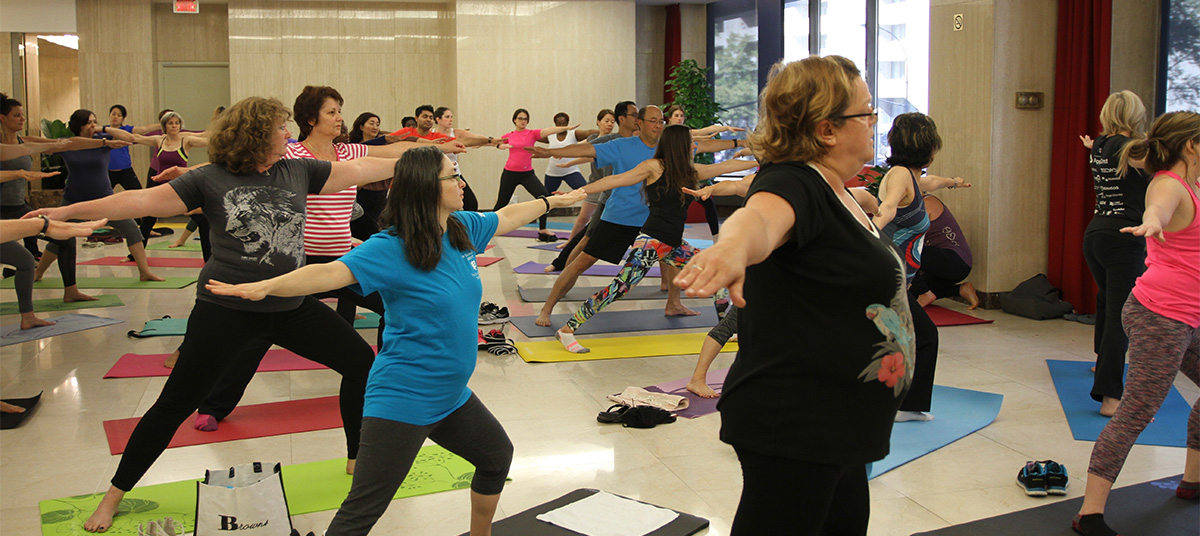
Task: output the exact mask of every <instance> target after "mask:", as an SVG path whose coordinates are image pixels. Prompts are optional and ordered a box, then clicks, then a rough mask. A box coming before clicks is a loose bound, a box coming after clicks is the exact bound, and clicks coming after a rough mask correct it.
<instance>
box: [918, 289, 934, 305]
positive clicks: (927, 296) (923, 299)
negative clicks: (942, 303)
mask: <svg viewBox="0 0 1200 536" xmlns="http://www.w3.org/2000/svg"><path fill="white" fill-rule="evenodd" d="M935 301H937V295H936V294H934V293H933V291H932V290H931V291H929V292H926V293H924V294H922V295H920V296H917V303H919V304H921V307H927V306H929V304H931V303H933V302H935Z"/></svg>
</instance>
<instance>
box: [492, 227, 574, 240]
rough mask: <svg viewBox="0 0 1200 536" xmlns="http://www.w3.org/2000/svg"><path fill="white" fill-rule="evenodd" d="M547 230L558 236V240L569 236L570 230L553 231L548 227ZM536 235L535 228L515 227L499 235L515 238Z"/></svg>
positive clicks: (534, 236)
mask: <svg viewBox="0 0 1200 536" xmlns="http://www.w3.org/2000/svg"><path fill="white" fill-rule="evenodd" d="M549 230H550V231H551V232H553V233H554V234H555V235H556V236H558V239H559V240H566V239H568V238H571V231H569V230H567V231H555V230H553V229H549ZM537 235H538V230H537V229H516V230H513V231H509V232H507V233H504V234H502V235H500V236H508V237H516V238H537Z"/></svg>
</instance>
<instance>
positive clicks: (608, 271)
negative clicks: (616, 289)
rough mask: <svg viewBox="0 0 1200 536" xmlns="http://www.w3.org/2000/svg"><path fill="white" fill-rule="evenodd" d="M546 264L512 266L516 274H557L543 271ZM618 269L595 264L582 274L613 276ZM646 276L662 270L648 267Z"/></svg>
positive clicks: (659, 275)
mask: <svg viewBox="0 0 1200 536" xmlns="http://www.w3.org/2000/svg"><path fill="white" fill-rule="evenodd" d="M546 266H549V265H547V264H542V263H540V262H533V261H529V262H527V263H525V264H522V265H520V266H517V267H516V268H513V271H514V272H516V273H518V274H543V275H558V272H547V271H545V269H546ZM620 271H621V267H620V266H617V265H615V264H596V265H593V266H592V267H591V268H588V269H587V270H584V272H583V275H597V276H601V277H614V276H616V275H617V273H619V272H620ZM646 277H662V272H661V271H659V269H658V267H657V266H653V267H651V268H650V271H649V272H646Z"/></svg>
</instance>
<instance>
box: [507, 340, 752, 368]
mask: <svg viewBox="0 0 1200 536" xmlns="http://www.w3.org/2000/svg"><path fill="white" fill-rule="evenodd" d="M705 336H706V334H705V333H682V334H678V335H649V336H646V337H597V338H582V337H581V338H579V343H580V344H582V345H584V346H586V347H588V348H591V349H592V351H591V352H588V353H586V354H572V353H571V352H568V351H567V349H566V348H563V346H562V343H559V342H558V341H555V340H551V341H533V342H518V343H517V344H516V347H517V351H518V352H519V353H520V354H521V359H524V360H525V362H527V363H562V362H567V361H595V360H598V359H624V358H627V357H658V356H663V355H695V354H699V353H700V345H701V344H703V343H704V337H705ZM737 349H738V345H737V343H736V342H731V343H728V344H726V345H725V348H724V350H722V351H723V352H736V351H737Z"/></svg>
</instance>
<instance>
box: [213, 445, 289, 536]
mask: <svg viewBox="0 0 1200 536" xmlns="http://www.w3.org/2000/svg"><path fill="white" fill-rule="evenodd" d="M291 532H292V520H291V518H290V517H288V508H287V497H286V496H285V495H284V493H283V477H282V476H280V464H278V463H274V464H271V463H262V462H254V463H248V464H245V465H238V466H235V467H230V468H229V469H227V470H209V471H205V472H204V480H202V481H200V482H199V483H197V485H196V533H195V536H222V535H232V534H237V535H239V536H240V535H246V536H289V535H290V534H291Z"/></svg>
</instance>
